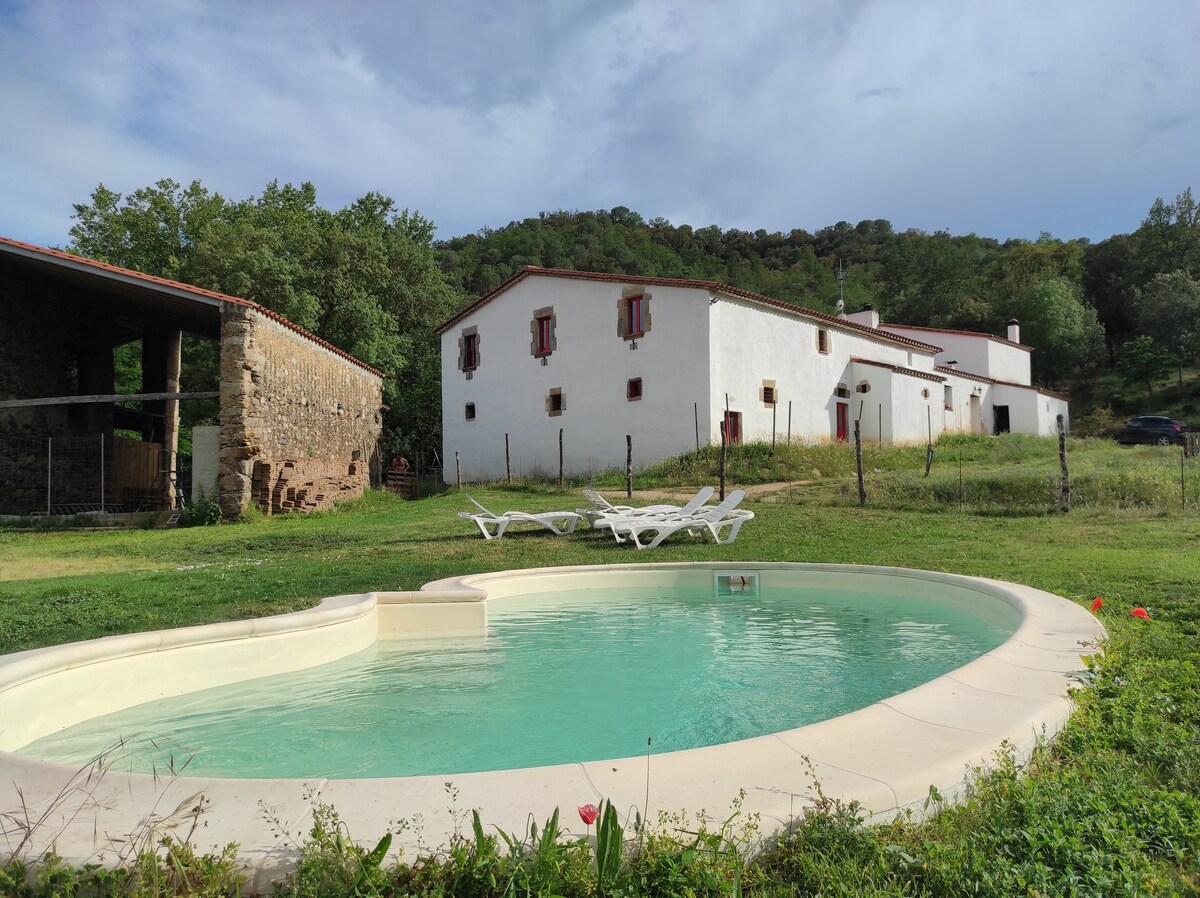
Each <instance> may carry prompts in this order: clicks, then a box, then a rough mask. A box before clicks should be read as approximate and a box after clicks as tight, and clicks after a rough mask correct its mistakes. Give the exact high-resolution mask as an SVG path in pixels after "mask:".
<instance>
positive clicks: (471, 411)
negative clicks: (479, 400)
mask: <svg viewBox="0 0 1200 898" xmlns="http://www.w3.org/2000/svg"><path fill="white" fill-rule="evenodd" d="M467 420H468V421H474V420H475V403H474V402H468V403H467Z"/></svg>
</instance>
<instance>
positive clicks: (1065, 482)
mask: <svg viewBox="0 0 1200 898" xmlns="http://www.w3.org/2000/svg"><path fill="white" fill-rule="evenodd" d="M1058 466H1059V467H1060V468H1062V497H1061V500H1060V501H1061V507H1062V510H1063V511H1064V512H1067V511H1070V510H1071V473H1070V471H1068V470H1067V427H1066V424H1065V423H1064V422H1063V416H1062V415H1059V416H1058Z"/></svg>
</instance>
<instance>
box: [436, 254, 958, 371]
mask: <svg viewBox="0 0 1200 898" xmlns="http://www.w3.org/2000/svg"><path fill="white" fill-rule="evenodd" d="M534 276H537V277H556V278H570V279H573V280H581V281H602V282H607V283H617V284H644V285H647V286H661V287H690V288H694V289H698V290H708V291H709V292H712V293H717V294H720V295H723V296H729V297H733V298H736V299H744V300H747V301H749V302H751V303H754V304H756V305H763V306H769V307H771V308H774V309H779V310H781V311H784V312H787V313H789V314H792V315H795V316H797V317H799V318H808V319H811V320H813V321H818V322H820V323H821V324H827V325H831V326H833V327H837V328H840V329H842V330H848V331H855V332H858V333H861V334H865V335H867V336H869V337H871V338H872V339H875V340H879V341H881V342H884V343H891V344H894V345H898V346H904V347H906V348H909V349H920V350H922V351H924V352H933V353H937V352H941V351H942V350H941V347H939V346H933V345H931V344H929V343H921V342H920V341H918V340H913V339H911V338H909V337H904V336H901V335H900V334H891V333H888V332H886V331H883V330H879V329H877V328H873V327H868V326H867V325H865V324H858V323H857V322H854V321H847V320H845V319H844V318H837V317H835V316H833V315H827V314H826V313H824V312H818V311H816V310H814V309H806V308H804V307H803V306H798V305H795V304H794V303H790V302H784V301H783V300H781V299H775V298H774V297H771V296H764V295H763V294H761V293H753V292H751V291H749V290H743V289H742V288H741V287H731V286H729V285H728V284H721V283H718V282H717V281H704V280H695V279H691V278H661V277H648V276H646V275H637V274H611V273H607V272H597V271H572V270H569V269H565V268H540V267H538V266H536V265H527V266H525V267H524V268H522V269H521V270H520V271H518V272H517V273H516V274H514V275H513V276H512V277H510V278H509V279H508V280H507V281H505V282H504V283H503V284H501V285H500V286H499V287H497V288H496V289H495V290H493V291H492V292H491V293H487V294H485V295H483V296H481V297H479V299H477V300H475V302H473V303H471V304H470V305H467V306H464V307H463V308H461V309H459V310H458V312H457V313H455V314H454V316H453V317H451V318H450V319H449V320H447V321H445V322H443V323H442V324H440V325H439V326H438V328H437V332H438V333H439V334H444V333H445V332H446V331H448V330H449V329H450V328H452V327H454V325H455V324H457V323H458V322H460V321H462V320H463V319H464V318H466V317H467V316H468V315H470V314H471V313H472V312H474V311H476V310H477V309H479V308H481V307H482V306H485V305H487V304H488V303H489V302H491V301H492V300H494V299H496V298H497V297H498V296H500V295H501V294H502V293H505V292H507V291H508V290H511V289H512V288H513V287H515V286H516V285H517V284H519V283H520V282H521V281H523V280H525V278H528V277H534Z"/></svg>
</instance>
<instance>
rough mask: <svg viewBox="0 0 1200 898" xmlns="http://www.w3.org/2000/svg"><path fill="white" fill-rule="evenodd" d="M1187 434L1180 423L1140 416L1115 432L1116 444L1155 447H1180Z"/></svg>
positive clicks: (1151, 416) (1185, 426) (1186, 429)
mask: <svg viewBox="0 0 1200 898" xmlns="http://www.w3.org/2000/svg"><path fill="white" fill-rule="evenodd" d="M1187 432H1188V428H1187V425H1186V424H1184V423H1183V422H1182V421H1176V420H1175V419H1174V418H1163V417H1160V416H1158V415H1142V417H1140V418H1133V419H1132V420H1130V421H1129V423H1127V424H1126V425H1125V426H1124V427H1122V428H1121V429H1120V430H1118V431H1117V442H1118V443H1153V444H1155V445H1156V446H1170V445H1171V444H1172V443H1175V444H1176V445H1179V446H1182V445H1183V441H1184V434H1186V433H1187Z"/></svg>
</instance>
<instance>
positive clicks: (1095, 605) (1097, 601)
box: [1092, 596, 1104, 614]
mask: <svg viewBox="0 0 1200 898" xmlns="http://www.w3.org/2000/svg"><path fill="white" fill-rule="evenodd" d="M1103 604H1104V599H1102V598H1100V596H1096V598H1094V599H1092V614H1095V613H1096V612H1097V611H1099V610H1100V606H1101V605H1103Z"/></svg>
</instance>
